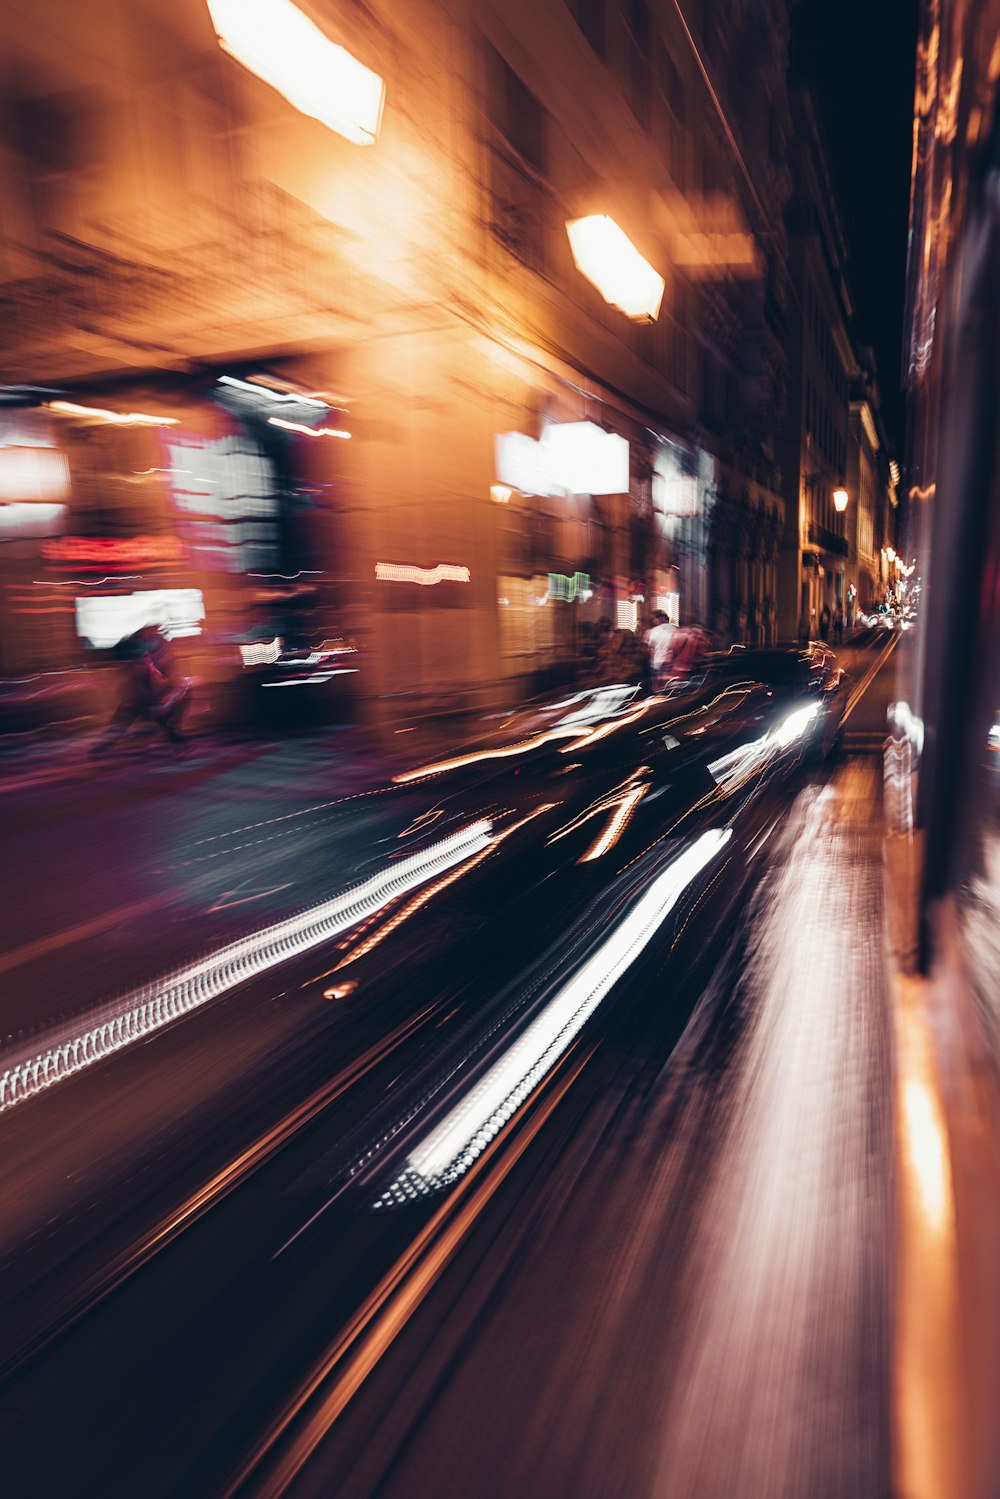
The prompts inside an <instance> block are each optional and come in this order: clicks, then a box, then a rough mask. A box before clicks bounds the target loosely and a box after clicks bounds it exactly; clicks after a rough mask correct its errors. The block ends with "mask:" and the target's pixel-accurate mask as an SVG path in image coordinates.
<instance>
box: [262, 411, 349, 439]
mask: <svg viewBox="0 0 1000 1499" xmlns="http://www.w3.org/2000/svg"><path fill="white" fill-rule="evenodd" d="M267 424H268V426H269V427H282V428H283V429H284V430H285V431H286V432H301V433H302V435H303V437H344V438H349V437H350V435H351V434H350V432H341V431H339V430H338V429H337V428H336V427H306V426H304V425H303V423H302V422H286V421H285V420H284V419H283V418H282V417H280V416H269V417H268V419H267Z"/></svg>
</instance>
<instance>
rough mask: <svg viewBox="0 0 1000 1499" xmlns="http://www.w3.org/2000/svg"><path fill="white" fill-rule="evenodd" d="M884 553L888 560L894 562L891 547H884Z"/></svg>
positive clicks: (894, 556)
mask: <svg viewBox="0 0 1000 1499" xmlns="http://www.w3.org/2000/svg"><path fill="white" fill-rule="evenodd" d="M885 555H886V556H887V557H888V559H889V561H890V562H895V560H896V553H895V552H894V551H893V549H892V547H886V549H885Z"/></svg>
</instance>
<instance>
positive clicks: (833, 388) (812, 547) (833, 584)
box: [779, 89, 857, 639]
mask: <svg viewBox="0 0 1000 1499" xmlns="http://www.w3.org/2000/svg"><path fill="white" fill-rule="evenodd" d="M792 106H793V118H794V120H795V122H796V127H797V128H796V140H797V148H796V152H795V187H794V193H793V198H792V202H791V205H790V207H789V212H788V228H789V243H790V264H791V276H792V286H793V296H792V315H791V318H790V325H789V355H790V364H791V371H792V375H791V390H790V399H789V402H788V409H787V413H786V420H785V426H784V431H783V433H782V438H781V444H780V457H781V471H782V484H783V490H784V497H785V526H784V531H783V534H782V538H781V563H780V570H781V581H780V599H781V602H780V614H779V626H780V633H781V635H782V636H783V637H785V638H787V639H791V638H795V637H802V636H809V635H815V634H816V633H817V630H818V625H819V621H820V616H821V614H822V612H823V609H824V607H825V608H827V609H829V610H830V612H831V614H832V613H833V612H834V611H835V610H836V609H837V607H838V606H839V607H840V608H841V609H843V610H844V611H845V614H846V606H847V600H848V594H847V583H848V578H847V561H848V551H849V545H848V537H847V516H846V513H839V512H838V511H837V509H836V507H835V504H834V491H835V490H837V489H839V488H843V487H844V486H845V485H846V480H847V474H848V454H849V448H850V423H851V410H850V406H851V390H852V386H853V383H854V380H855V379H856V376H857V362H856V357H855V352H854V346H853V339H852V321H853V317H854V307H853V303H852V300H851V296H850V291H849V287H848V281H847V246H846V241H845V239H844V234H843V230H842V228H841V225H840V221H839V218H838V215H837V208H836V195H835V192H834V189H833V184H832V180H831V178H830V174H829V168H828V166H827V162H826V156H825V153H824V149H823V144H822V141H823V134H822V128H821V125H820V122H819V118H818V114H817V111H816V105H815V101H814V100H813V98H812V96H811V95H810V94H809V92H808V91H806V90H804V89H798V90H796V91H794V93H793V99H792ZM852 499H853V496H849V501H848V508H850V504H851V500H852Z"/></svg>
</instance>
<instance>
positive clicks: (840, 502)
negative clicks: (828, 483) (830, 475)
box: [833, 489, 847, 515]
mask: <svg viewBox="0 0 1000 1499" xmlns="http://www.w3.org/2000/svg"><path fill="white" fill-rule="evenodd" d="M833 508H834V510H836V512H837V514H838V515H843V513H844V511H845V510H846V509H847V490H846V489H835V490H834V491H833Z"/></svg>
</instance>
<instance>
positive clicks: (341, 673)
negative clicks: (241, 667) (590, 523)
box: [260, 661, 359, 687]
mask: <svg viewBox="0 0 1000 1499" xmlns="http://www.w3.org/2000/svg"><path fill="white" fill-rule="evenodd" d="M282 664H283V665H285V666H295V665H297V664H298V663H297V662H295V661H286V662H283V663H282ZM358 669H359V668H358V667H356V666H335V667H334V668H333V670H332V671H314V672H311V673H310V675H309V676H308V677H287V678H286V679H285V681H283V682H261V684H260V685H261V686H262V687H306V686H308V685H309V683H310V682H329V680H330V678H331V677H353V676H356V675H357V673H358Z"/></svg>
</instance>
